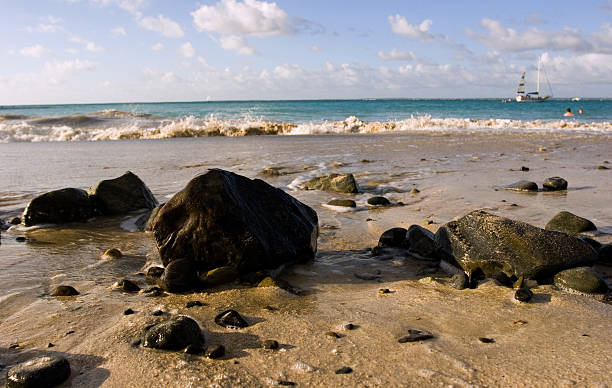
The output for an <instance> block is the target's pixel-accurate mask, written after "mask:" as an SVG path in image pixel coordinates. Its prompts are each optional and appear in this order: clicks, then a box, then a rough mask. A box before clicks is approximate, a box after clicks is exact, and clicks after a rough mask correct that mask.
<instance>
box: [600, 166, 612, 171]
mask: <svg viewBox="0 0 612 388" xmlns="http://www.w3.org/2000/svg"><path fill="white" fill-rule="evenodd" d="M597 169H598V170H609V169H610V168H609V167H606V166H597Z"/></svg>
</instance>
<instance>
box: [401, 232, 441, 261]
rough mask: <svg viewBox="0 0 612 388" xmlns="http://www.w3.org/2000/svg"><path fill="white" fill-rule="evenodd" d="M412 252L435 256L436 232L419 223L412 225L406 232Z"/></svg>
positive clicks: (429, 256)
mask: <svg viewBox="0 0 612 388" xmlns="http://www.w3.org/2000/svg"><path fill="white" fill-rule="evenodd" d="M405 246H407V247H408V249H409V251H410V252H414V253H417V254H419V255H421V256H423V257H427V258H435V257H436V256H437V255H436V245H435V244H434V234H433V233H432V232H431V231H429V230H427V229H425V228H423V227H422V226H419V225H411V226H410V227H409V228H408V231H407V232H406V243H405Z"/></svg>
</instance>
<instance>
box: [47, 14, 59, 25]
mask: <svg viewBox="0 0 612 388" xmlns="http://www.w3.org/2000/svg"><path fill="white" fill-rule="evenodd" d="M43 20H46V21H48V22H49V23H51V24H58V23H61V22H63V21H64V20H63V19H62V18H59V17H57V16H53V15H47V17H46V18H44V19H43Z"/></svg>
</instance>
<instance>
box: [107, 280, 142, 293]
mask: <svg viewBox="0 0 612 388" xmlns="http://www.w3.org/2000/svg"><path fill="white" fill-rule="evenodd" d="M113 289H115V290H120V291H123V292H138V291H140V287H138V285H137V284H136V283H134V282H133V281H131V280H128V279H121V280H118V281H116V282H115V283H114V284H113Z"/></svg>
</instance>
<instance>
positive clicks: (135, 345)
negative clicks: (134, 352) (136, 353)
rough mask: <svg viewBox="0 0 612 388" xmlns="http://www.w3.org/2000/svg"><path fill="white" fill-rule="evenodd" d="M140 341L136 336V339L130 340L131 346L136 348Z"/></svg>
mask: <svg viewBox="0 0 612 388" xmlns="http://www.w3.org/2000/svg"><path fill="white" fill-rule="evenodd" d="M141 343H142V340H141V339H140V338H138V339H136V340H134V341H132V343H131V345H132V346H133V347H135V348H137V347H139V346H140V344H141Z"/></svg>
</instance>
